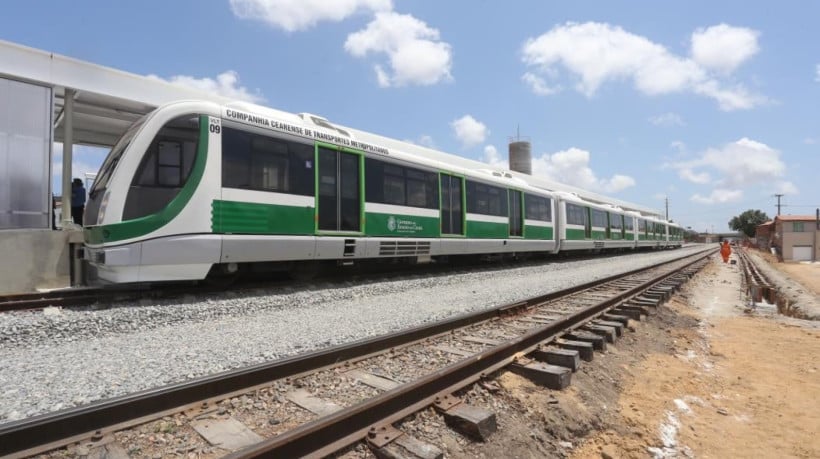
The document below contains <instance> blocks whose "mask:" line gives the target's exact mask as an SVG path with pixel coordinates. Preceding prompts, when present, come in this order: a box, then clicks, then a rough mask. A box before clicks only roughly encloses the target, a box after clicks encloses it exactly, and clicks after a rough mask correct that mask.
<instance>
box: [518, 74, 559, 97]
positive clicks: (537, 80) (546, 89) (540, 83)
mask: <svg viewBox="0 0 820 459" xmlns="http://www.w3.org/2000/svg"><path fill="white" fill-rule="evenodd" d="M521 79H522V80H524V82H525V83H527V85H528V86H529V87H530V89H531V90H532V92H534V93H535V94H537V95H539V96H549V95H551V94H555V93H557V92H559V91H561V87H560V86H549V85H548V84H547V82H546V80H544V79H543V78H541V77H540V76H538V75H536V74H534V73H530V72H527V73H525V74H524V76H522V77H521Z"/></svg>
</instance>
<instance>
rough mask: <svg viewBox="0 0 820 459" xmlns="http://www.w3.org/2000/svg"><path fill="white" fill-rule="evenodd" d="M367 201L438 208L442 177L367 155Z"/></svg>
mask: <svg viewBox="0 0 820 459" xmlns="http://www.w3.org/2000/svg"><path fill="white" fill-rule="evenodd" d="M365 200H366V201H367V202H374V203H380V204H392V205H396V206H410V207H422V208H428V209H438V205H439V203H438V177H437V176H436V174H435V173H433V172H427V171H423V170H420V169H414V168H410V167H405V166H400V165H397V164H392V163H388V162H385V161H380V160H377V159H373V158H365Z"/></svg>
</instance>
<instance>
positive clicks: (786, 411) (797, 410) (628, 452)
mask: <svg viewBox="0 0 820 459" xmlns="http://www.w3.org/2000/svg"><path fill="white" fill-rule="evenodd" d="M687 292H688V293H686V294H685V296H684V297H681V298H679V299H678V300H675V301H673V302H671V303H669V304H668V305H667V308H668V309H669V310H670V312H671V313H672V314H675V315H676V316H677V317H676V319H674V321H675V325H674V326H673V327H672V328H670V329H668V330H667V332H668V333H669V334H670V336H671V337H672V349H671V352H661V353H653V354H651V355H648V356H647V357H646V358H645V359H644V360H643V361H641V362H640V363H639V364H638V365H637V367H636V368H635V370H634V374H633V375H632V377H630V378H627V379H628V380H627V381H626V382H625V385H624V390H623V392H622V394H621V396H620V397H619V399H618V400H617V407H618V408H617V409H618V411H619V416H618V418H617V420H616V421H615V422H614V423H613V424H611V425H609V426H607V428H606V429H605V430H604V431H603V432H601V433H598V434H595V435H593V436H592V437H591V438H590V439H589V440H588V441H586V442H585V443H584V444H583V445H582V446H581V447H580V448H578V449H577V450H576V451H575V452H574V454H573V457H577V458H591V457H595V458H597V457H611V458H615V457H681V456H686V457H716V458H722V457H763V458H783V457H800V458H809V457H820V438H818V437H817V432H820V410H818V408H820V373H818V370H820V368H818V367H820V363H819V362H818V360H817V355H818V353H820V324H818V323H817V322H811V321H802V320H798V319H791V318H784V317H781V316H777V315H776V314H775V312H774V311H773V310H772V309H767V310H762V309H761V308H758V309H756V310H755V311H745V307H744V301H743V300H742V298H741V296H740V282H739V272H738V268H737V267H736V266H732V265H724V264H723V263H713V264H711V265H710V266H708V267H707V268H706V270H705V271H704V272H702V273H701V274H700V275H699V276H697V277H696V278H695V279H694V280H693V281H692V282H690V285H689V287H688V288H687ZM687 319H689V320H687ZM691 321H695V322H696V324H697V326H694V327H693V326H687V323H689V324H691Z"/></svg>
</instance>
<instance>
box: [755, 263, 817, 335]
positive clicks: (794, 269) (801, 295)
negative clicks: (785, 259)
mask: <svg viewBox="0 0 820 459" xmlns="http://www.w3.org/2000/svg"><path fill="white" fill-rule="evenodd" d="M746 253H748V254H749V255H750V257H751V259H752V260H754V263H755V264H756V265H757V267H758V269H760V271H761V272H762V273H763V275H764V276H766V278H768V280H769V281H770V282H772V283H773V284H774V285H776V286H777V290H778V297H779V299H778V305H779V307H780V312H781V313H782V314H786V315H789V316H794V317H799V318H803V319H812V320H820V263H814V264H807V263H781V262H778V261H777V259H776V258H775V256H774V255H772V254H771V253H768V252H762V251H759V250H751V249H750V250H748V251H747V252H746Z"/></svg>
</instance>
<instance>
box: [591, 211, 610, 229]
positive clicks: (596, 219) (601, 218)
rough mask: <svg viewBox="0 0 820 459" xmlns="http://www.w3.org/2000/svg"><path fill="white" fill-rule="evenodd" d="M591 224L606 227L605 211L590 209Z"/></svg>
mask: <svg viewBox="0 0 820 459" xmlns="http://www.w3.org/2000/svg"><path fill="white" fill-rule="evenodd" d="M592 226H594V227H597V228H606V227H607V223H606V212H604V211H602V210H598V209H592Z"/></svg>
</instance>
